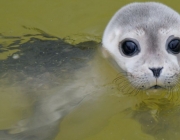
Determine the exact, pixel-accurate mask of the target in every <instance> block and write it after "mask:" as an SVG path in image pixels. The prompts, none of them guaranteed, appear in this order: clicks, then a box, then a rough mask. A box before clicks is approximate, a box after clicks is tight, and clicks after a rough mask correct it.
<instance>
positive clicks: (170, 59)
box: [102, 2, 180, 90]
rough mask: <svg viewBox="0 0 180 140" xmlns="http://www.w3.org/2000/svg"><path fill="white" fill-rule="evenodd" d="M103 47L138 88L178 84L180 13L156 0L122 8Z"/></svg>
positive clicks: (156, 87) (106, 33) (107, 30)
mask: <svg viewBox="0 0 180 140" xmlns="http://www.w3.org/2000/svg"><path fill="white" fill-rule="evenodd" d="M102 48H103V52H104V55H105V57H110V58H112V59H113V60H114V61H115V62H116V64H117V65H118V67H119V68H120V69H121V70H122V71H123V72H125V73H126V75H127V77H128V79H129V81H130V83H131V84H132V85H133V86H134V87H135V88H138V89H145V90H147V89H158V88H163V89H171V88H174V87H177V86H176V85H177V84H178V79H179V72H180V67H179V63H180V54H179V52H180V16H179V14H178V13H177V12H175V11H174V10H172V9H171V8H169V7H167V6H165V5H163V4H160V3H155V2H145V3H132V4H129V5H127V6H125V7H123V8H121V9H120V10H119V11H117V13H116V14H115V15H114V16H113V17H112V19H111V20H110V22H109V24H108V25H107V27H106V29H105V32H104V35H103V40H102Z"/></svg>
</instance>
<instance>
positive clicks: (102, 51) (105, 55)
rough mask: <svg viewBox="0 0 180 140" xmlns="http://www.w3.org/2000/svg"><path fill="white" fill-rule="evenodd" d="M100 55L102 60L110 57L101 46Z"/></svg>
mask: <svg viewBox="0 0 180 140" xmlns="http://www.w3.org/2000/svg"><path fill="white" fill-rule="evenodd" d="M101 53H102V55H103V57H104V58H109V56H110V55H109V52H108V50H106V48H104V47H103V46H102V47H101Z"/></svg>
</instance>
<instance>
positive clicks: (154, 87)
mask: <svg viewBox="0 0 180 140" xmlns="http://www.w3.org/2000/svg"><path fill="white" fill-rule="evenodd" d="M149 89H156V90H157V89H164V87H162V86H159V85H154V86H151V87H150V88H149Z"/></svg>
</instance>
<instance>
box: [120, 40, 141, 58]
mask: <svg viewBox="0 0 180 140" xmlns="http://www.w3.org/2000/svg"><path fill="white" fill-rule="evenodd" d="M121 49H122V50H121V51H122V53H123V54H124V55H126V56H133V55H134V54H136V53H137V52H139V50H138V46H137V44H136V43H135V42H133V41H124V42H123V43H122V45H121Z"/></svg>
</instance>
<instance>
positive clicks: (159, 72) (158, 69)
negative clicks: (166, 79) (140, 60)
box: [149, 67, 163, 78]
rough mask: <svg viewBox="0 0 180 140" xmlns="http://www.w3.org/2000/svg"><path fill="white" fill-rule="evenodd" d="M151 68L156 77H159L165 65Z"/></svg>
mask: <svg viewBox="0 0 180 140" xmlns="http://www.w3.org/2000/svg"><path fill="white" fill-rule="evenodd" d="M149 69H150V70H151V71H152V72H153V75H154V77H156V78H158V77H159V76H160V74H161V71H162V69H163V67H161V68H149Z"/></svg>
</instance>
